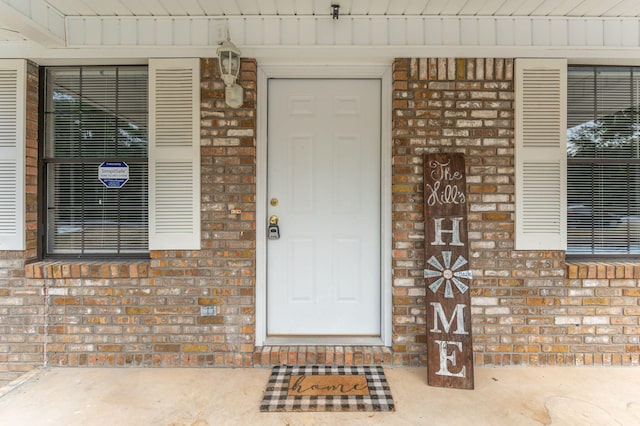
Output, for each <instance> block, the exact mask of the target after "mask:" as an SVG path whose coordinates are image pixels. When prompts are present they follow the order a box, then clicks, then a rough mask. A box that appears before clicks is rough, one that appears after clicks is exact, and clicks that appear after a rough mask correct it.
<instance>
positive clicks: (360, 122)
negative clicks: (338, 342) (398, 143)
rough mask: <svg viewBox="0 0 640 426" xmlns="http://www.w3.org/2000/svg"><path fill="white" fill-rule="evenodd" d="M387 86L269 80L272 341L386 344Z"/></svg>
mask: <svg viewBox="0 0 640 426" xmlns="http://www.w3.org/2000/svg"><path fill="white" fill-rule="evenodd" d="M380 86H381V83H380V80H374V79H363V80H358V79H341V80H339V79H271V80H269V87H268V93H269V104H268V172H267V173H268V177H267V178H268V184H267V185H268V188H267V192H268V196H267V202H268V206H267V211H268V217H269V216H272V215H275V216H277V217H278V219H279V222H278V225H279V228H280V239H277V240H271V239H270V240H268V241H267V335H268V336H307V337H308V336H380V313H381V306H380V295H381V284H380V227H381V224H380V146H381V144H380V99H381V88H380Z"/></svg>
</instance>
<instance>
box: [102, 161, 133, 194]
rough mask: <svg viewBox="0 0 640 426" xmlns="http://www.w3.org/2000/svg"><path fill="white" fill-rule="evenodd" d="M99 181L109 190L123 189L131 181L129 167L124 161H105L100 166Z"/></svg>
mask: <svg viewBox="0 0 640 426" xmlns="http://www.w3.org/2000/svg"><path fill="white" fill-rule="evenodd" d="M98 179H99V180H100V182H102V184H103V185H104V186H106V187H107V188H122V187H123V186H124V184H125V183H127V182H128V181H129V166H128V165H127V163H125V162H124V161H116V162H108V161H105V162H104V163H102V164H100V166H98Z"/></svg>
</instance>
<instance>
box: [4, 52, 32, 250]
mask: <svg viewBox="0 0 640 426" xmlns="http://www.w3.org/2000/svg"><path fill="white" fill-rule="evenodd" d="M26 69H27V68H26V63H25V61H22V60H0V250H24V249H25V233H24V221H25V217H24V215H25V205H24V202H25V201H24V200H25V198H24V197H25V144H26V98H27V92H26V79H27V71H26Z"/></svg>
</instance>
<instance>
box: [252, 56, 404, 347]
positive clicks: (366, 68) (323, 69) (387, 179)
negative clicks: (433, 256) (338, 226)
mask: <svg viewBox="0 0 640 426" xmlns="http://www.w3.org/2000/svg"><path fill="white" fill-rule="evenodd" d="M391 73H392V71H391V66H390V65H369V64H364V65H363V64H358V65H324V66H318V65H313V64H306V65H283V64H268V65H262V66H258V93H257V96H258V101H257V140H256V146H257V148H256V149H257V159H256V174H257V176H256V203H257V204H256V233H257V237H256V336H255V339H256V341H255V345H256V346H263V345H264V344H265V343H267V340H266V337H267V336H266V330H267V327H266V325H267V324H266V318H267V315H266V306H267V304H266V302H267V292H266V290H267V239H266V233H267V228H266V225H267V223H266V221H267V152H268V150H267V148H268V147H267V143H268V141H267V120H266V117H267V112H268V99H267V96H268V93H267V86H268V84H267V82H268V80H269V79H270V78H376V79H380V80H381V82H382V99H381V116H382V120H381V129H380V135H381V159H382V160H381V168H382V170H381V180H380V185H381V188H380V191H381V193H380V195H381V197H380V198H381V212H380V218H381V247H382V249H381V253H380V259H381V262H380V263H381V286H382V288H381V293H380V295H381V305H382V306H381V310H380V314H381V315H380V322H381V340H380V343H381V344H382V345H384V346H391V338H392V320H391V314H392V304H391V299H392V288H391V252H392V246H391V233H392V227H391V148H392V134H391V119H392V116H391V114H392V113H391V109H392V98H393V97H392V74H391ZM377 341H378V340H377V339H376V342H377ZM269 343H270V342H269ZM323 344H326V343H325V342H323Z"/></svg>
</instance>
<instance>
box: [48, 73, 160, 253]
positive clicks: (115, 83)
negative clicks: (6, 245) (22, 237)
mask: <svg viewBox="0 0 640 426" xmlns="http://www.w3.org/2000/svg"><path fill="white" fill-rule="evenodd" d="M147 91H148V89H147V68H146V67H117V66H105V67H52V68H47V69H46V70H45V91H44V93H45V100H44V113H45V114H44V116H45V122H44V135H45V146H44V155H43V160H44V161H43V164H44V178H45V191H46V194H45V200H46V212H45V216H46V220H45V222H46V225H45V228H46V229H45V240H46V244H45V246H46V254H72V255H87V256H90V255H100V254H123V255H124V254H130V253H143V252H146V251H148V184H147V181H148V166H147V146H148V144H147V140H148V138H147V135H148V130H147V117H148V114H147V108H148V106H147V99H148V95H147ZM103 163H110V164H114V163H115V164H118V167H119V168H120V169H121V170H120V171H121V172H124V169H128V173H129V180H128V181H127V182H126V183H124V185H123V186H122V187H118V185H119V184H118V183H116V185H115V186H106V185H105V183H103V181H105V182H106V183H107V184H111V185H112V184H113V182H111V183H110V182H109V181H107V180H105V179H103V181H101V180H100V179H99V170H100V166H101V165H103ZM103 177H104V175H103ZM122 180H124V179H122Z"/></svg>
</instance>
